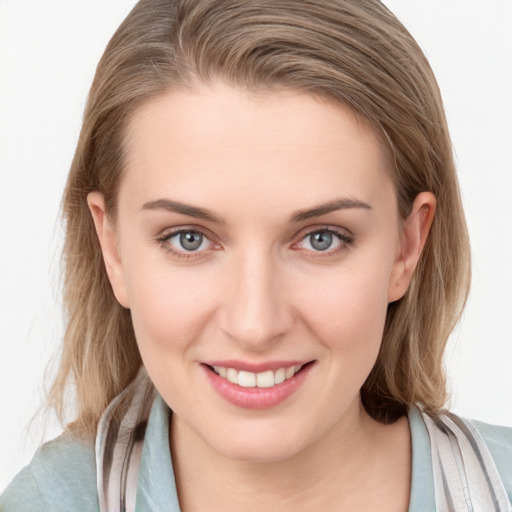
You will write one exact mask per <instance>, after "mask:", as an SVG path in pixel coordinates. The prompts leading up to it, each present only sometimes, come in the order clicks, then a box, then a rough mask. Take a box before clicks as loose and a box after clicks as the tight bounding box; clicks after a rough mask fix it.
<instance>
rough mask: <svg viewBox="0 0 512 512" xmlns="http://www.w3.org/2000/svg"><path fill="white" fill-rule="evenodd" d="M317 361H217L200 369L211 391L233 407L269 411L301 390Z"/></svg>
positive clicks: (205, 364) (204, 364) (203, 365)
mask: <svg viewBox="0 0 512 512" xmlns="http://www.w3.org/2000/svg"><path fill="white" fill-rule="evenodd" d="M315 362H316V361H308V362H302V361H293V362H292V361H290V362H285V361H282V362H280V363H278V362H274V363H272V364H266V365H251V364H244V363H240V362H230V361H225V362H223V363H222V364H221V361H218V362H215V363H214V362H209V363H203V364H202V365H201V366H202V367H203V369H204V372H205V375H206V377H207V380H208V381H209V382H210V384H211V386H212V388H213V389H214V390H215V391H216V392H217V393H218V394H219V395H220V396H221V397H222V398H224V399H225V400H227V401H228V402H230V403H231V404H233V405H235V406H237V407H242V408H246V409H268V408H269V407H274V406H276V405H279V404H280V403H281V402H284V401H285V400H287V399H288V398H289V397H291V396H292V395H293V394H294V393H295V392H296V391H298V389H299V388H300V387H301V386H302V385H303V383H304V382H305V380H306V379H307V376H308V375H309V373H310V370H311V369H312V368H313V367H314V366H316V365H315ZM235 366H236V368H235ZM251 370H252V371H251Z"/></svg>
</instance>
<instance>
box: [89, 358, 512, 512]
mask: <svg viewBox="0 0 512 512" xmlns="http://www.w3.org/2000/svg"><path fill="white" fill-rule="evenodd" d="M155 397H156V390H155V388H154V386H153V384H152V383H151V380H150V379H149V376H148V374H147V373H146V370H145V369H144V368H142V369H141V370H140V372H139V373H138V375H137V377H136V378H135V380H134V381H133V382H132V383H131V384H130V385H129V386H128V387H127V388H126V389H125V390H124V391H123V392H122V393H121V394H120V395H118V396H117V397H116V398H115V399H114V400H113V401H112V403H111V404H110V405H109V406H108V408H107V409H106V410H105V412H104V414H103V416H102V418H101V420H100V422H99V425H98V431H97V435H96V468H97V486H98V496H99V503H100V510H101V512H135V504H136V492H137V480H138V471H139V464H140V459H141V455H142V446H143V443H144V435H145V432H146V426H147V421H148V418H149V413H150V410H151V407H152V405H153V401H154V399H155ZM420 415H421V417H422V419H423V421H424V423H425V425H426V428H427V432H428V434H429V437H430V444H431V454H432V468H433V473H434V475H433V476H434V485H435V499H436V510H437V512H512V507H511V505H510V503H509V501H508V498H507V493H506V491H505V488H504V486H503V483H502V482H501V479H500V476H499V474H498V471H497V469H496V466H495V464H494V462H493V460H492V457H491V455H490V453H489V450H488V449H487V447H486V445H485V443H484V442H483V440H482V438H481V436H480V434H479V433H478V431H477V430H476V429H475V427H474V426H473V425H472V424H471V423H470V422H469V421H467V420H464V419H462V418H459V417H457V416H455V415H453V414H447V415H444V416H441V417H440V418H439V419H437V420H435V421H434V420H433V419H431V418H430V417H429V416H427V415H426V414H424V413H423V412H421V411H420Z"/></svg>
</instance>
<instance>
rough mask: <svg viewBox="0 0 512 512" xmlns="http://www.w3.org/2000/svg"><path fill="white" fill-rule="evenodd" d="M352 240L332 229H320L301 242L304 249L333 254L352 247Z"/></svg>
mask: <svg viewBox="0 0 512 512" xmlns="http://www.w3.org/2000/svg"><path fill="white" fill-rule="evenodd" d="M351 243H352V239H351V238H350V237H348V236H346V235H343V234H341V233H337V232H335V231H333V230H331V229H319V230H317V231H312V232H310V233H308V234H307V235H306V236H305V237H304V238H303V239H302V240H301V241H300V245H301V247H302V248H303V249H307V250H309V251H314V252H332V251H336V250H337V249H340V248H342V247H343V246H344V245H350V244H351Z"/></svg>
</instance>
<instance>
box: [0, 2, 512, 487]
mask: <svg viewBox="0 0 512 512" xmlns="http://www.w3.org/2000/svg"><path fill="white" fill-rule="evenodd" d="M385 3H386V4H387V5H388V6H389V7H390V8H391V10H392V11H393V12H395V14H396V15H397V16H398V17H399V18H400V19H401V20H402V21H403V22H404V24H405V25H406V26H407V27H408V28H409V30H410V31H411V32H412V34H413V35H414V36H415V37H416V39H417V40H418V42H419V43H420V45H421V46H422V48H423V49H424V51H425V52H426V54H427V57H428V58H429V59H430V62H431V64H432V67H433V68H434V71H435V73H436V75H437V77H438V80H439V83H440V86H441V90H442V92H443V97H444V100H445V105H446V110H447V115H448V120H449V124H450V128H451V132H452V137H453V141H454V147H455V152H456V157H457V163H458V168H459V173H460V180H461V186H462V192H463V196H464V203H465V207H466V212H467V217H468V222H469V227H470V234H471V238H472V246H473V260H474V280H473V288H472V293H471V297H470V302H469V304H468V307H467V310H466V313H465V316H464V318H463V321H462V323H461V325H460V327H459V328H458V329H457V331H456V332H455V334H454V336H452V339H451V341H450V345H449V350H448V354H447V367H448V371H449V374H450V382H451V390H452V395H453V399H452V408H453V410H454V411H455V412H458V413H460V414H463V415H465V416H469V417H473V418H478V419H480V420H483V421H487V422H491V423H499V424H504V425H511V426H512V322H511V317H512V199H511V195H512V1H511V0H489V1H487V2H485V10H484V9H483V5H484V3H483V2H482V1H481V0H387V1H385ZM133 4H134V1H133V0H116V1H108V2H106V1H104V0H87V1H84V2H71V1H69V0H60V1H59V0H0V490H2V489H3V488H4V487H5V486H6V485H7V484H8V482H9V481H10V480H11V479H12V477H13V476H14V474H15V473H16V472H17V471H18V470H19V469H20V468H21V467H22V466H23V465H24V464H26V463H27V462H28V461H29V460H30V457H31V456H32V453H33V451H34V449H35V448H36V447H37V445H39V444H40V442H41V440H42V435H43V428H42V424H41V422H35V423H34V427H33V428H32V429H31V430H30V431H26V430H24V429H25V427H26V426H27V424H28V422H29V420H30V418H31V416H32V415H33V414H34V412H35V411H36V409H37V407H38V405H39V404H40V403H41V401H42V397H43V391H44V387H43V380H44V369H45V366H46V365H47V363H48V361H49V360H50V358H51V357H52V355H54V354H55V353H56V351H57V348H58V346H59V342H60V338H61V332H62V321H61V315H60V306H59V286H60V285H59V252H60V247H61V241H62V228H61V225H60V222H59V220H58V219H59V203H60V197H61V194H62V190H63V186H64V181H65V178H66V174H67V169H68V167H69V164H70V162H71V158H72V155H73V151H74V145H75V143H76V140H77V137H78V132H79V128H80V120H81V114H82V111H83V107H84V102H85V98H86V95H87V91H88V88H89V85H90V83H91V80H92V77H93V73H94V69H95V66H96V63H97V61H98V60H99V58H100V56H101V53H102V51H103V49H104V47H105V45H106V43H107V41H108V39H109V38H110V36H111V35H112V34H113V32H114V30H115V28H116V27H117V26H118V24H119V23H120V22H121V20H122V19H123V18H124V16H125V15H126V14H127V13H128V11H129V9H130V8H131V6H132V5H133ZM58 433H59V430H58V427H57V426H56V425H55V424H52V422H50V423H49V424H48V428H47V432H46V437H45V439H48V438H51V437H52V436H55V435H56V434H58Z"/></svg>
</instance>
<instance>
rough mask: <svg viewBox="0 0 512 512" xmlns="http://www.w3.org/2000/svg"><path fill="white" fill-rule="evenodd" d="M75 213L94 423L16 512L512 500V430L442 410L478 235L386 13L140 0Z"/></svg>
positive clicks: (85, 161)
mask: <svg viewBox="0 0 512 512" xmlns="http://www.w3.org/2000/svg"><path fill="white" fill-rule="evenodd" d="M64 209H65V218H66V222H67V238H66V246H65V257H66V260H65V261H66V285H65V286H66V288H65V289H66V296H65V300H66V305H67V308H68V309H67V313H68V326H67V331H66V339H65V346H64V353H63V357H62V363H61V368H60V372H59V375H58V378H57V380H56V382H55V385H54V387H53V390H52V394H51V397H50V398H51V402H52V404H53V405H54V406H55V407H56V408H57V410H58V411H62V407H63V393H64V390H65V388H66V385H67V383H68V382H69V380H72V382H74V383H75V384H76V392H77V404H78V418H77V421H76V422H75V423H73V424H72V425H70V427H69V429H68V431H67V432H66V433H65V434H63V436H61V437H60V438H59V439H57V440H56V441H54V442H52V443H49V444H47V445H45V446H43V447H42V448H41V450H40V451H39V452H38V453H37V454H36V456H35V458H34V460H33V462H32V463H31V465H30V466H29V467H28V468H26V469H25V470H23V471H22V472H21V473H20V474H19V475H18V477H17V478H16V479H15V481H14V482H13V483H12V484H11V486H10V487H9V488H8V489H7V491H6V493H5V495H4V497H3V498H2V499H3V502H2V505H3V507H5V510H24V509H25V510H33V509H38V510H44V509H45V507H46V508H49V509H51V510H56V509H59V507H60V508H61V509H62V510H69V509H73V508H74V509H79V510H97V509H101V510H125V509H126V510H133V509H134V508H135V506H136V508H137V510H178V509H179V508H181V510H183V511H189V510H213V511H214V510H217V509H222V510H230V509H241V508H243V509H247V510H252V509H254V510H256V509H258V510H261V509H263V510H274V509H275V507H276V503H278V504H279V506H280V508H283V509H292V507H293V509H294V510H373V509H379V510H435V509H437V510H466V509H467V510H469V509H471V508H470V506H473V507H474V508H475V510H478V506H480V509H481V510H509V509H510V499H511V493H512V491H511V489H512V485H511V480H512V475H511V468H510V460H511V457H512V440H511V436H512V434H511V433H510V431H509V430H507V429H498V428H494V427H489V426H485V425H477V426H476V427H475V425H473V424H471V423H469V422H466V421H464V420H461V419H460V418H457V417H455V416H452V415H447V414H444V413H445V411H444V404H445V400H446V391H445V379H444V375H443V372H442V355H443V351H444V346H445V343H446V339H447V337H448V335H449V333H450V331H451V329H452V328H453V325H454V324H455V322H456V321H457V319H458V317H459V315H460V312H461V310H462V307H463V304H464V302H465V298H466V295H467V288H468V284H469V249H468V242H467V234H466V228H465V222H464V215H463V212H462V207H461V204H460V197H459V190H458V184H457V179H456V175H455V170H454V165H453V160H452V155H451V146H450V142H449V136H448V132H447V128H446V122H445V118H444V113H443V110H442V106H441V100H440V96H439V91H438V89H437V85H436V83H435V79H434V77H433V75H432V72H431V70H430V68H429V66H428V63H427V62H426V60H425V58H424V57H423V55H422V53H421V51H420V50H419V48H418V47H417V45H416V44H415V42H414V41H413V40H412V38H411V36H410V35H409V34H408V33H407V32H406V31H405V29H404V28H403V27H402V26H401V25H400V24H399V22H398V21H397V20H396V19H395V18H394V17H393V16H392V15H391V14H390V13H389V12H388V11H387V10H386V9H385V8H384V7H383V6H382V5H381V4H380V3H378V2H374V1H368V2H366V1H365V2H357V3H353V2H344V1H339V0H338V1H334V0H330V1H322V2H318V1H315V2H312V1H300V2H297V1H293V2H291V1H285V0H280V1H277V2H276V1H272V2H270V1H269V2H247V1H229V2H226V1H222V2H221V1H212V0H210V1H197V2H190V1H173V2H171V1H169V0H166V1H163V0H160V1H155V0H143V1H141V2H139V4H137V6H136V7H135V8H134V10H133V11H132V13H131V14H130V15H129V16H128V18H127V19H126V20H125V22H124V23H123V24H122V26H121V27H120V28H119V30H118V31H117V32H116V34H115V35H114V37H113V38H112V40H111V42H110V43H109V46H108V47H107V50H106V52H105V54H104V56H103V58H102V60H101V62H100V64H99V67H98V70H97V74H96V78H95V81H94V84H93V86H92V89H91V93H90V98H89V103H88V106H87V109H86V113H85V116H84V124H83V128H82V133H81V137H80V140H79V143H78V148H77V151H76V154H75V159H74V161H73V164H72V168H71V171H70V175H69V180H68V186H67V190H66V193H65V200H64ZM109 404H110V405H109ZM170 411H172V413H171V412H170ZM226 433H228V435H226ZM468 446H469V447H468ZM478 461H481V462H478ZM461 462H462V464H457V463H461ZM465 481H466V482H468V484H466V483H465ZM461 482H462V483H461ZM507 493H508V496H507ZM464 507H466V508H464ZM490 507H494V508H490Z"/></svg>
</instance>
